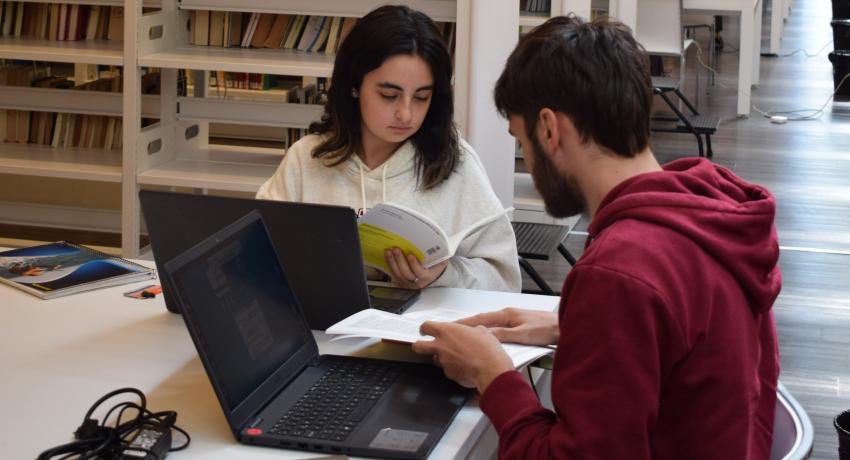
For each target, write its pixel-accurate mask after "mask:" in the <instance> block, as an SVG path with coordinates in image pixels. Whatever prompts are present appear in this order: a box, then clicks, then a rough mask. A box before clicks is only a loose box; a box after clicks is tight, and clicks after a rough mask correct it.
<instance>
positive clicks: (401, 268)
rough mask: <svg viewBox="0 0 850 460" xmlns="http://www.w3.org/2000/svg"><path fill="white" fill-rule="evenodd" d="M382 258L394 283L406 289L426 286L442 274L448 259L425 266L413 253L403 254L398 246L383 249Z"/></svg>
mask: <svg viewBox="0 0 850 460" xmlns="http://www.w3.org/2000/svg"><path fill="white" fill-rule="evenodd" d="M384 259H385V260H386V261H387V264H389V266H390V270H392V272H393V273H392V274H393V281H395V284H397V285H399V286H400V287H403V288H407V289H423V288H426V287H428V286H429V285H430V284H431V283H433V282H434V281H436V280H437V278H439V277H440V275H442V274H443V271H444V270H445V269H446V266H448V265H449V262H448V261H443V262H440V263H438V264H437V265H434V266H433V267H431V268H425V267H424V266H423V265H422V262H419V259H417V258H416V256H414V255H413V254H407V255H404V253H402V251H401V249H399V248H392V249H387V250H386V251H384Z"/></svg>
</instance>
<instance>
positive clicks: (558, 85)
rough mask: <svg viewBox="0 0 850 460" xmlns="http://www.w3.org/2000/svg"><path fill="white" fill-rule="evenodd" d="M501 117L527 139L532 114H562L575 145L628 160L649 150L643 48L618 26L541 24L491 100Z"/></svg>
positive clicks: (570, 20) (571, 21)
mask: <svg viewBox="0 0 850 460" xmlns="http://www.w3.org/2000/svg"><path fill="white" fill-rule="evenodd" d="M493 96H494V98H495V100H496V107H497V108H498V109H499V112H501V113H502V115H504V116H508V115H521V116H522V117H523V121H524V122H525V127H526V131H527V133H526V134H528V136H529V137H533V136H534V130H535V127H536V126H537V119H538V116H539V113H540V110H541V109H543V108H550V109H552V110H554V111H557V112H562V113H564V114H565V115H567V116H568V117H570V120H571V121H572V122H573V124H574V125H575V127H576V130H578V133H579V135H580V136H581V138H582V141H583V142H587V141H588V140H592V141H593V142H595V143H596V144H598V145H600V146H602V147H605V148H607V149H608V150H610V151H611V152H613V153H615V154H617V155H620V156H624V157H633V156H635V155H636V154H638V153H639V152H640V151H642V150H643V149H644V148H646V146H647V145H649V132H650V131H649V129H650V128H649V125H650V111H651V109H652V81H651V78H650V76H649V66H648V60H647V57H646V53H645V51H644V49H643V47H642V46H641V45H640V44H639V43H637V41H635V39H634V37H633V36H632V34H631V31H630V30H629V28H628V27H626V26H625V25H623V24H622V23H619V22H615V21H609V20H608V19H604V18H603V19H598V20H596V21H593V22H584V21H582V20H581V19H578V18H576V17H575V16H572V15H570V16H568V17H564V16H560V17H555V18H552V19H550V20H548V21H546V22H545V23H544V24H543V25H541V26H539V27H537V28H535V29H534V30H532V31H531V32H529V33H528V35H526V36H525V37H523V38H522V40H520V42H519V44H518V45H517V47H516V49H514V51H513V53H511V56H510V57H509V58H508V62H507V64H505V69H504V70H503V71H502V75H501V76H500V77H499V80H498V81H497V82H496V89H495V91H494V94H493Z"/></svg>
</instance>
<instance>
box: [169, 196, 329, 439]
mask: <svg viewBox="0 0 850 460" xmlns="http://www.w3.org/2000/svg"><path fill="white" fill-rule="evenodd" d="M160 273H161V274H162V277H161V278H163V279H167V280H168V281H169V283H170V285H171V286H172V295H173V296H174V301H175V302H177V303H179V305H180V307H181V311H182V313H183V319H184V321H185V322H186V326H187V327H188V329H189V331H190V335H191V336H192V340H193V341H194V343H195V347H196V348H197V350H198V355H199V356H200V358H201V362H202V363H203V365H204V368H205V369H206V371H207V375H208V376H209V378H210V382H211V383H212V386H213V389H214V390H215V393H216V396H217V397H218V400H219V402H220V403H221V407H222V410H223V411H224V415H225V417H226V418H227V422H228V424H229V425H230V428H231V430H232V431H233V434H234V436H235V437H237V438H238V433H239V430H240V428H241V427H243V426H245V425H246V424H247V423H248V421H249V419H250V418H251V417H252V416H253V415H255V414H256V413H257V412H258V411H259V410H260V409H262V408H263V407H264V406H265V405H266V404H267V403H268V401H269V400H271V398H272V397H274V396H275V395H276V394H278V393H279V392H280V390H281V389H282V388H283V387H285V386H286V384H287V383H288V382H289V381H290V380H291V379H293V378H294V377H295V376H297V375H298V374H299V373H300V372H301V370H302V369H303V368H304V367H305V366H307V364H308V363H310V362H311V361H312V360H314V359H315V358H316V357H317V356H318V353H319V352H318V346H317V345H316V341H315V339H314V338H313V335H312V333H311V332H310V329H309V326H308V324H307V322H306V321H305V320H304V315H303V313H302V311H301V309H300V308H299V306H298V302H297V301H296V299H295V297H294V295H293V293H292V291H291V290H290V289H289V284H288V283H287V278H286V275H285V274H284V272H283V269H282V268H281V264H280V263H279V262H278V260H277V256H276V255H275V249H274V247H272V244H271V241H270V240H269V236H268V232H267V230H266V228H265V225H264V224H263V220H262V217H261V214H260V212H259V211H257V210H253V211H251V212H250V213H249V214H247V215H246V216H244V217H242V218H240V219H238V220H237V221H236V222H234V223H233V224H231V225H229V226H227V227H226V228H224V229H222V230H221V231H220V232H218V233H216V234H215V236H213V237H210V238H208V239H206V240H204V241H203V242H201V243H200V244H198V245H196V246H194V247H192V248H191V249H189V250H188V251H186V252H184V253H183V254H181V255H179V256H177V257H176V258H174V259H173V260H171V261H169V262H167V263H166V264H165V266H164V270H163V271H162V272H160ZM258 286H262V289H257V287H258Z"/></svg>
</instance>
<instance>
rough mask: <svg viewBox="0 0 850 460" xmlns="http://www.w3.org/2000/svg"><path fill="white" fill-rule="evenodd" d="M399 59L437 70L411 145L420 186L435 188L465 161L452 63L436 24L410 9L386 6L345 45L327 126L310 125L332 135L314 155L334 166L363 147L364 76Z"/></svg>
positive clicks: (324, 117) (325, 120)
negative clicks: (408, 57)
mask: <svg viewBox="0 0 850 460" xmlns="http://www.w3.org/2000/svg"><path fill="white" fill-rule="evenodd" d="M396 55H413V56H418V57H421V58H422V59H423V60H424V61H425V62H426V63H427V64H428V66H429V67H430V68H431V74H432V76H433V78H434V89H433V92H432V93H431V105H430V106H429V107H428V113H427V114H426V115H425V120H424V121H423V122H422V126H421V127H420V128H419V130H418V131H416V133H415V134H413V136H411V140H412V141H413V145H414V147H415V148H416V157H415V160H414V165H415V169H416V176H417V179H418V182H419V186H420V187H422V188H423V189H429V188H431V187H434V186H436V185H438V184H439V183H441V182H442V181H444V180H445V179H447V178H448V177H449V175H450V174H451V173H452V171H454V169H455V166H457V164H458V161H459V158H460V147H459V143H458V137H457V130H456V128H455V125H454V121H453V116H454V96H453V93H452V85H451V79H452V60H451V56H450V55H449V52H448V50H447V49H446V45H445V44H444V43H443V39H442V37H441V35H440V32H439V31H438V30H437V26H436V25H435V24H434V21H432V20H431V18H429V17H428V16H426V15H425V14H424V13H421V12H419V11H416V10H412V9H410V8H408V7H406V6H382V7H380V8H377V9H375V10H374V11H372V12H370V13H369V14H367V15H366V16H364V17H363V19H361V20H360V22H358V23H357V25H356V26H354V28H353V29H352V30H351V33H349V35H348V37H347V38H346V39H345V41H343V42H342V44H341V45H340V49H339V52H338V53H337V56H336V61H335V62H334V70H333V76H332V79H331V88H330V90H329V92H328V102H327V104H325V112H324V114H323V115H322V119H321V121H318V122H315V123H313V124H311V125H310V129H309V131H310V132H311V133H316V134H325V133H329V135H328V136H327V138H326V139H325V140H324V141H323V142H322V143H321V144H319V145H318V146H317V147H316V149H315V150H314V152H313V156H314V157H317V158H318V157H325V158H328V159H330V160H331V165H337V164H340V163H342V162H343V161H345V160H347V159H348V158H349V157H350V156H351V155H354V154H355V153H356V152H357V149H359V148H360V147H361V141H362V133H361V117H360V105H359V101H358V100H357V98H355V97H353V96H352V90H359V89H360V85H361V84H362V83H363V77H364V76H365V75H366V74H367V73H369V72H371V71H372V70H375V69H377V68H378V67H380V66H381V65H382V64H383V63H384V61H386V60H387V59H388V58H390V57H393V56H396Z"/></svg>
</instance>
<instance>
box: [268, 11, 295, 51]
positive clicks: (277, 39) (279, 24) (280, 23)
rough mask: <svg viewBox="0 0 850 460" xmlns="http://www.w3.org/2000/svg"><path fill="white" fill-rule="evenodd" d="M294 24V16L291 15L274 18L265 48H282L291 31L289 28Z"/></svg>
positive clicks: (279, 15)
mask: <svg viewBox="0 0 850 460" xmlns="http://www.w3.org/2000/svg"><path fill="white" fill-rule="evenodd" d="M290 24H292V16H291V15H289V14H278V15H276V16H275V18H274V23H272V28H271V30H269V35H268V37H266V41H265V42H263V47H264V48H280V45H281V42H283V40H284V39H285V37H286V33H287V32H288V31H289V26H290Z"/></svg>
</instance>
